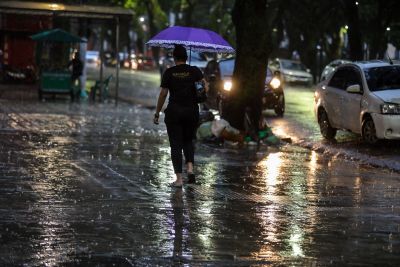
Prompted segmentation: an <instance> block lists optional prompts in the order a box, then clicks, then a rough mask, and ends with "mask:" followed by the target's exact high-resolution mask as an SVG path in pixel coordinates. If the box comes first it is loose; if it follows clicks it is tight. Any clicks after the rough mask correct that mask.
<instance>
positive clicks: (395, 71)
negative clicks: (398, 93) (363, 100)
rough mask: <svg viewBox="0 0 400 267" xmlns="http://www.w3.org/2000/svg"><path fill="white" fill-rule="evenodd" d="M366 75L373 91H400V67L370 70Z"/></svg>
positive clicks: (367, 70)
mask: <svg viewBox="0 0 400 267" xmlns="http://www.w3.org/2000/svg"><path fill="white" fill-rule="evenodd" d="M364 74H365V79H366V80H367V83H368V87H369V89H370V90H371V91H383V90H394V89H400V65H397V66H386V67H375V68H369V69H366V70H364Z"/></svg>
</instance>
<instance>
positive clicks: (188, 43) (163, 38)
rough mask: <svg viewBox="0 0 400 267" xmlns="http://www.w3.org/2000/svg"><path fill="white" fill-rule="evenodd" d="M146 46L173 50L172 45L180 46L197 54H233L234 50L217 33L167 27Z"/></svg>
mask: <svg viewBox="0 0 400 267" xmlns="http://www.w3.org/2000/svg"><path fill="white" fill-rule="evenodd" d="M146 44H147V45H149V46H158V47H164V48H173V47H174V45H177V44H180V45H183V46H185V47H186V48H190V49H191V50H194V51H199V52H220V53H235V49H233V47H232V46H230V45H229V43H228V42H227V41H225V40H224V38H222V37H221V36H220V35H218V34H217V33H215V32H213V31H210V30H205V29H200V28H192V27H182V26H173V27H169V28H167V29H165V30H163V31H161V32H159V33H158V34H157V35H156V36H154V37H153V38H151V39H150V40H149V41H148V42H147V43H146Z"/></svg>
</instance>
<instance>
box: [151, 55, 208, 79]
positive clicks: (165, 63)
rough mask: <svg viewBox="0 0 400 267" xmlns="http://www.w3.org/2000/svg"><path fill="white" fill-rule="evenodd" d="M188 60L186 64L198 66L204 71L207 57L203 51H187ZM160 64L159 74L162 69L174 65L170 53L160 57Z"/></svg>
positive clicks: (162, 71)
mask: <svg viewBox="0 0 400 267" xmlns="http://www.w3.org/2000/svg"><path fill="white" fill-rule="evenodd" d="M187 54H188V60H187V64H190V65H191V66H196V67H198V68H199V69H200V70H201V71H202V72H204V69H205V67H206V66H207V63H208V61H209V58H208V57H207V56H206V54H205V53H201V52H196V51H191V52H190V51H187ZM159 65H160V74H161V75H162V74H163V73H164V71H165V70H166V69H168V68H170V67H172V66H174V65H175V63H174V59H173V57H172V53H167V54H166V55H165V56H163V57H161V58H160V60H159Z"/></svg>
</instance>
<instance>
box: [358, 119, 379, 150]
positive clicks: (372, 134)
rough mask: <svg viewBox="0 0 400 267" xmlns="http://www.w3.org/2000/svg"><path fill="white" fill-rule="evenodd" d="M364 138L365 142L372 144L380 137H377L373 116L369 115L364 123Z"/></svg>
mask: <svg viewBox="0 0 400 267" xmlns="http://www.w3.org/2000/svg"><path fill="white" fill-rule="evenodd" d="M362 138H363V140H364V142H366V143H368V144H371V145H373V144H376V142H378V137H376V129H375V124H374V121H373V120H372V118H371V117H367V118H366V119H364V121H363V123H362Z"/></svg>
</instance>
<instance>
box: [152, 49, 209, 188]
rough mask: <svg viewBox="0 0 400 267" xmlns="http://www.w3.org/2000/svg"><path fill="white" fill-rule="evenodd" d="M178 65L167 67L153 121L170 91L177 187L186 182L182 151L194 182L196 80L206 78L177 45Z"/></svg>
mask: <svg viewBox="0 0 400 267" xmlns="http://www.w3.org/2000/svg"><path fill="white" fill-rule="evenodd" d="M172 54H173V58H174V62H175V66H173V67H170V68H168V69H167V70H166V71H165V72H164V74H163V75H162V79H161V85H160V87H161V89H160V94H159V96H158V100H157V107H156V113H155V114H154V123H155V124H158V123H159V114H160V112H161V109H162V107H163V105H164V102H165V100H166V98H167V96H168V93H169V101H168V106H167V108H166V109H165V111H164V113H165V119H164V122H165V124H166V126H167V133H168V139H169V143H170V147H171V159H172V165H173V167H174V172H175V175H176V180H175V181H174V182H173V183H172V184H171V186H174V187H181V186H182V185H183V175H182V161H183V157H182V151H183V154H184V156H185V163H186V171H187V174H188V183H195V181H196V180H195V175H194V172H193V164H194V144H193V139H194V136H195V131H196V129H197V125H198V121H199V106H198V104H197V102H196V95H195V94H196V91H195V90H196V89H195V87H194V86H195V82H198V81H201V80H202V79H203V74H202V72H201V70H200V69H199V68H197V67H193V66H190V65H188V64H186V60H187V58H188V56H187V52H186V49H185V48H184V47H183V46H182V45H176V46H175V48H174V51H173V53H172Z"/></svg>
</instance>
